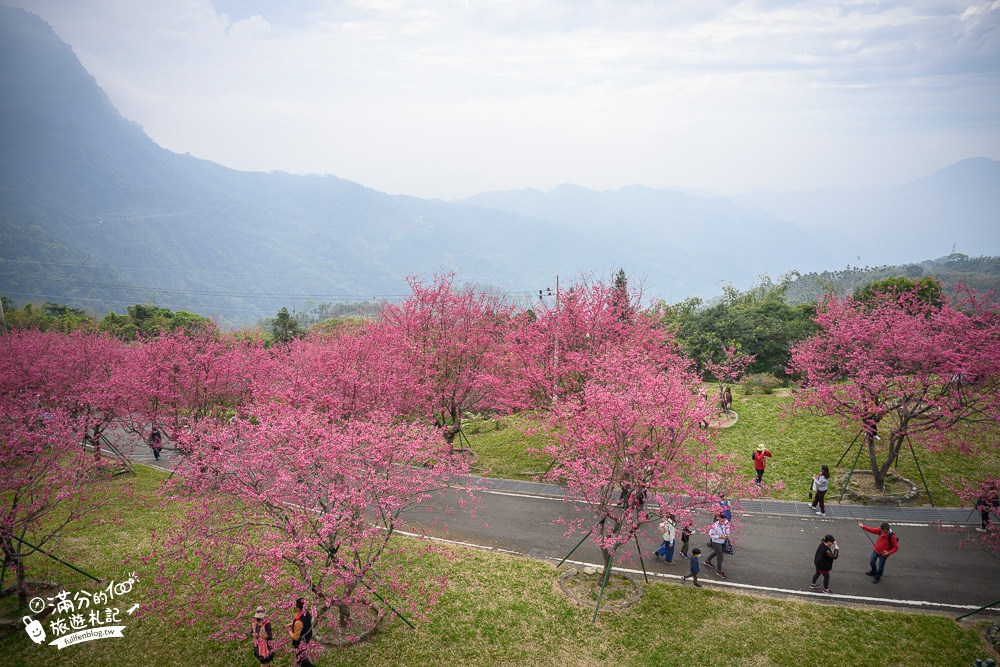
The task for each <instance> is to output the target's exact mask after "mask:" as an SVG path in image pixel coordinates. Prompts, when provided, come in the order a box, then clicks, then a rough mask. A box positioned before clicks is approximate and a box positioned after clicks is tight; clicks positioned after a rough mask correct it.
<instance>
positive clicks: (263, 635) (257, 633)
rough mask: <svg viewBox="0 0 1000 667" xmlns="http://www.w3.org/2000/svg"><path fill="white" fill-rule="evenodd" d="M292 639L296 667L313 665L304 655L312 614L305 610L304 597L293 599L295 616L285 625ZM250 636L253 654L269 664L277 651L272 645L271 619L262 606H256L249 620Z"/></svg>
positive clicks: (308, 640)
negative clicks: (251, 618) (255, 610)
mask: <svg viewBox="0 0 1000 667" xmlns="http://www.w3.org/2000/svg"><path fill="white" fill-rule="evenodd" d="M285 630H286V631H287V632H288V636H289V638H290V639H291V640H292V651H293V654H292V664H293V665H298V667H314V666H313V664H312V663H311V662H310V661H309V658H307V657H305V655H304V653H305V648H306V647H305V645H306V644H308V643H309V642H310V641H311V640H312V632H313V629H312V614H310V613H309V612H308V611H307V610H306V601H305V599H304V598H298V599H297V600H295V618H294V619H292V622H291V623H289V624H288V625H286V626H285ZM250 637H251V639H253V655H254V657H255V658H257V660H258V661H260V664H262V665H270V664H271V662H272V661H273V660H274V657H275V655H277V651H276V650H275V645H274V634H273V632H272V631H271V621H270V619H268V617H267V610H265V609H264V607H257V612H256V613H255V614H254V616H253V620H252V621H251V622H250Z"/></svg>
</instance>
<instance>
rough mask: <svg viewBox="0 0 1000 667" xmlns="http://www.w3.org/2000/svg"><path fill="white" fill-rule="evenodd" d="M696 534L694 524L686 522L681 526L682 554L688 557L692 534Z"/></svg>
mask: <svg viewBox="0 0 1000 667" xmlns="http://www.w3.org/2000/svg"><path fill="white" fill-rule="evenodd" d="M692 535H694V526H692V525H691V524H690V523H689V522H686V523H685V524H684V526H683V527H682V528H681V556H683V557H684V558H687V557H688V545H689V544H690V543H691V536H692Z"/></svg>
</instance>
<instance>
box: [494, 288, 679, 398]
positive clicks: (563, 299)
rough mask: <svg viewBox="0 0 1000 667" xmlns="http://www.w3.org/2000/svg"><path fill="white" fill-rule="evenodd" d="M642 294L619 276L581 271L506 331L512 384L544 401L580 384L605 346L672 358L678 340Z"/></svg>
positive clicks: (657, 359)
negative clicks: (614, 279) (611, 278)
mask: <svg viewBox="0 0 1000 667" xmlns="http://www.w3.org/2000/svg"><path fill="white" fill-rule="evenodd" d="M641 301H642V294H641V292H640V291H638V290H634V289H631V288H629V287H627V286H626V285H625V284H622V283H621V282H620V281H619V283H618V284H616V285H608V284H606V283H604V282H602V281H593V280H590V279H588V278H587V277H582V278H581V279H580V280H579V281H577V282H576V283H574V284H573V285H571V286H570V287H569V288H568V289H565V290H563V291H562V292H561V293H560V294H559V297H558V300H557V301H556V302H553V303H539V304H537V306H536V307H535V308H534V309H533V310H531V311H530V312H525V313H521V314H519V315H518V316H517V318H516V320H515V322H514V325H515V326H514V328H513V330H512V332H511V333H510V334H509V335H508V339H509V347H508V355H509V357H508V365H509V367H510V368H511V369H513V371H512V372H513V373H514V375H515V377H516V380H514V381H513V386H516V387H517V390H518V391H519V392H521V393H522V395H523V396H525V397H526V398H527V400H528V401H529V402H530V404H531V405H533V406H536V407H545V406H547V405H549V404H550V403H551V402H553V401H556V402H557V401H559V400H560V399H561V398H564V397H567V396H570V395H573V394H575V393H578V392H579V391H581V390H582V388H583V386H584V385H585V384H586V382H587V380H588V379H589V378H590V377H591V375H592V373H593V371H594V364H595V363H596V360H597V359H599V358H600V357H601V355H603V354H604V353H605V352H606V351H608V350H610V349H616V348H625V347H627V348H628V349H630V350H631V351H632V353H633V354H637V355H641V356H642V357H643V358H644V359H647V360H648V361H649V363H652V364H654V365H657V364H659V365H661V366H664V365H666V364H667V363H670V362H671V361H672V360H673V359H674V355H675V352H676V350H675V348H676V346H675V344H674V342H673V340H672V339H671V338H670V336H669V335H668V334H667V332H666V331H664V330H662V329H660V328H658V326H657V323H656V321H655V319H654V318H652V317H649V316H648V315H647V313H646V312H645V311H644V310H643V309H642V307H641Z"/></svg>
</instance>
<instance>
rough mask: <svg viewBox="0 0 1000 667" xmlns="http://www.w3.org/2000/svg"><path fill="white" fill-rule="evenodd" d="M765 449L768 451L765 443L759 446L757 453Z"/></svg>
mask: <svg viewBox="0 0 1000 667" xmlns="http://www.w3.org/2000/svg"><path fill="white" fill-rule="evenodd" d="M765 449H767V447H765V446H764V443H761V444H759V445H757V451H758V452H762V451H764V450H765Z"/></svg>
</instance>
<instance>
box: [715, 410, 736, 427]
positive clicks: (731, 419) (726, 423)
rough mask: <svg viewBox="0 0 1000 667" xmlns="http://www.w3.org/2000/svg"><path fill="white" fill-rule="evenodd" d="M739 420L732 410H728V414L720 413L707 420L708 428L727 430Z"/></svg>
mask: <svg viewBox="0 0 1000 667" xmlns="http://www.w3.org/2000/svg"><path fill="white" fill-rule="evenodd" d="M739 418H740V416H739V415H738V414H736V412H735V411H733V410H730V411H729V414H726V413H725V412H720V413H718V414H714V415H712V416H711V417H709V418H708V426H709V427H710V428H729V427H730V426H733V425H734V424H736V422H737V421H739Z"/></svg>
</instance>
